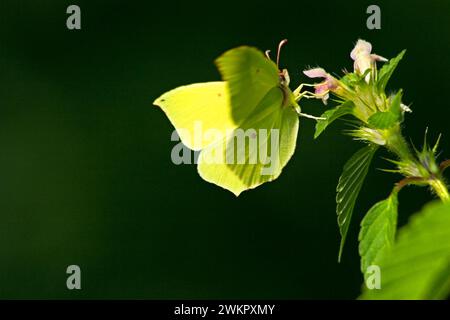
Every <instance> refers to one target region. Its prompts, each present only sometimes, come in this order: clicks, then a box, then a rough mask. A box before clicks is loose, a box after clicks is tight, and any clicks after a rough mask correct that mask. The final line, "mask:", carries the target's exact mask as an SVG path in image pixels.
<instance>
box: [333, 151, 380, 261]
mask: <svg viewBox="0 0 450 320" xmlns="http://www.w3.org/2000/svg"><path fill="white" fill-rule="evenodd" d="M376 150H377V146H374V145H369V146H366V147H364V148H362V149H361V150H359V151H358V152H356V153H355V154H354V155H353V156H352V157H351V158H350V159H349V160H348V161H347V163H346V164H345V165H344V170H343V172H342V174H341V177H340V178H339V183H338V186H337V188H336V191H337V195H336V213H337V218H338V219H337V220H338V226H339V231H340V233H341V245H340V248H339V260H340V259H341V255H342V251H343V248H344V244H345V239H346V237H347V232H348V227H349V225H350V220H351V218H352V214H353V209H354V207H355V203H356V199H357V198H358V194H359V192H360V190H361V187H362V185H363V183H364V179H365V178H366V175H367V172H368V170H369V166H370V163H371V161H372V158H373V155H374V154H375V151H376Z"/></svg>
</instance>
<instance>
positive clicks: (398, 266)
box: [361, 202, 450, 299]
mask: <svg viewBox="0 0 450 320" xmlns="http://www.w3.org/2000/svg"><path fill="white" fill-rule="evenodd" d="M379 266H380V271H381V288H380V289H378V290H377V289H373V290H369V289H367V288H365V289H364V292H363V295H362V296H361V298H362V299H445V298H446V297H447V296H448V294H449V293H450V203H442V202H434V203H431V204H429V205H427V206H425V208H424V209H423V210H422V211H421V212H420V213H417V214H415V215H413V217H412V219H411V221H410V223H409V224H407V225H406V226H405V227H403V228H401V229H400V231H399V236H398V239H397V242H396V244H395V245H394V247H393V248H392V250H391V252H390V253H389V254H388V255H386V256H385V257H384V258H382V259H381V261H380V264H379ZM364 287H366V286H364Z"/></svg>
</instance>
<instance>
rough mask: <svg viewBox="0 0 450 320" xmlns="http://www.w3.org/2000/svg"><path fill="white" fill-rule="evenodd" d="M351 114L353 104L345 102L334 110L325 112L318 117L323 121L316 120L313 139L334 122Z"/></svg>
mask: <svg viewBox="0 0 450 320" xmlns="http://www.w3.org/2000/svg"><path fill="white" fill-rule="evenodd" d="M352 112H353V103H352V102H351V101H347V102H345V103H343V104H341V105H339V106H337V107H336V108H334V109H331V110H327V111H325V112H324V113H323V114H322V115H321V116H320V117H321V118H325V120H317V123H316V132H315V133H314V139H316V138H317V137H319V136H320V134H321V133H322V132H323V131H324V130H325V129H326V128H327V127H328V126H329V125H330V124H331V123H332V122H333V121H335V120H337V119H338V118H340V117H343V116H345V115H347V114H351V113H352Z"/></svg>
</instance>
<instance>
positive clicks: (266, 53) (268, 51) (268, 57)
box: [264, 50, 272, 60]
mask: <svg viewBox="0 0 450 320" xmlns="http://www.w3.org/2000/svg"><path fill="white" fill-rule="evenodd" d="M264 54H265V55H266V57H267V59H269V60H272V59H270V50H266V51H265V52H264Z"/></svg>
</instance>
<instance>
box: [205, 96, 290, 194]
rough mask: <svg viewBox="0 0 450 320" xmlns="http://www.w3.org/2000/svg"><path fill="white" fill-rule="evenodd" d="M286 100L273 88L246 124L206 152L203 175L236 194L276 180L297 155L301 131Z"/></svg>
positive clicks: (212, 145)
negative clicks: (299, 132)
mask: <svg viewBox="0 0 450 320" xmlns="http://www.w3.org/2000/svg"><path fill="white" fill-rule="evenodd" d="M283 99H284V94H283V91H282V90H281V89H280V88H279V87H275V88H273V89H272V90H270V91H269V92H268V93H267V95H266V96H265V97H264V98H263V99H262V101H261V102H260V103H259V104H258V106H257V107H256V108H255V110H254V112H253V113H252V114H250V116H249V117H248V120H247V121H246V122H244V123H243V124H242V125H241V126H240V127H239V128H237V129H235V130H234V131H233V133H232V134H230V135H228V136H225V137H223V139H222V140H220V141H218V142H217V143H214V144H211V145H209V146H208V147H207V148H205V149H203V150H202V151H201V152H200V156H199V164H198V172H199V174H200V176H201V177H202V178H203V179H204V180H206V181H209V182H211V183H214V184H217V185H219V186H221V187H223V188H225V189H228V190H230V191H231V192H233V193H234V194H235V195H239V194H240V193H241V192H242V191H244V190H247V189H252V188H255V187H257V186H259V185H261V184H263V183H264V182H268V181H272V180H274V179H276V178H277V177H278V176H279V175H280V173H281V170H282V168H283V167H284V166H285V165H286V163H287V162H288V161H289V159H290V157H291V156H292V154H293V153H294V150H295V146H296V139H297V131H298V116H297V114H296V113H295V111H294V110H293V109H292V108H290V107H285V106H283Z"/></svg>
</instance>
